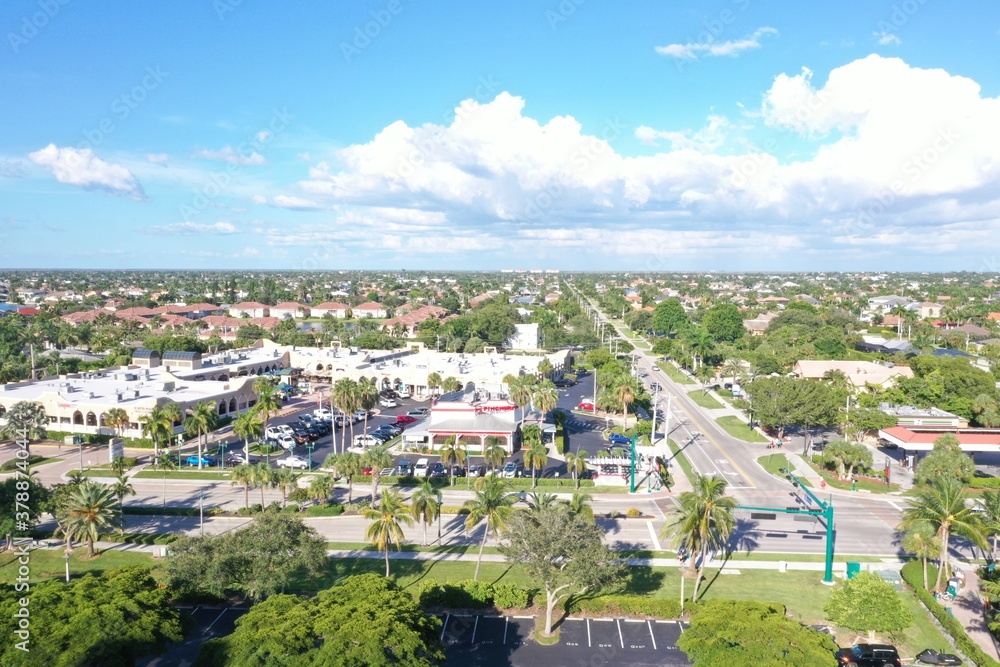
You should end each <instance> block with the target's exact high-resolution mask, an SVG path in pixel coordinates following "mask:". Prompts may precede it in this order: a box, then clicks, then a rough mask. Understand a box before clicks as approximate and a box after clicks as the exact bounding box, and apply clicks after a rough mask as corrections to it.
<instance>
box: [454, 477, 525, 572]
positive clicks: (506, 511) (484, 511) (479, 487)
mask: <svg viewBox="0 0 1000 667" xmlns="http://www.w3.org/2000/svg"><path fill="white" fill-rule="evenodd" d="M480 482H482V484H480ZM515 500H516V496H515V495H514V494H511V493H508V492H507V483H506V482H504V481H503V480H502V479H500V478H498V477H494V476H490V477H485V478H483V479H481V480H478V481H477V483H476V495H475V496H474V497H473V498H471V499H470V500H466V501H465V504H464V507H465V508H466V509H468V510H469V514H468V516H466V518H465V527H466V529H469V528H474V527H475V526H477V525H479V523H481V522H483V521H485V522H486V526H484V528H483V540H482V542H480V544H479V558H478V559H477V560H476V572H475V574H474V575H473V577H472V578H473V580H478V579H479V566H480V565H482V562H483V548H485V547H486V538H487V537H488V536H489V534H490V533H491V532H492V533H493V536H494V537H497V536H499V535H500V533H501V531H503V530H504V529H505V528H506V527H507V520H508V519H509V518H510V515H511V512H513V511H514V508H513V507H512V505H513V504H514V502H515Z"/></svg>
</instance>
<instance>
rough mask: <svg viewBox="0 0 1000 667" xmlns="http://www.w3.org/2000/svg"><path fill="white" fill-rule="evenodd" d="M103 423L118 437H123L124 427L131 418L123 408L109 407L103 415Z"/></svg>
mask: <svg viewBox="0 0 1000 667" xmlns="http://www.w3.org/2000/svg"><path fill="white" fill-rule="evenodd" d="M104 423H105V425H107V426H108V427H109V428H112V429H114V430H115V432H116V433H117V434H118V437H119V438H122V437H124V435H123V433H124V431H125V427H126V426H128V425H129V423H131V419H130V418H129V416H128V413H127V412H126V411H125V408H111V409H110V410H108V413H107V415H106V416H105V417H104Z"/></svg>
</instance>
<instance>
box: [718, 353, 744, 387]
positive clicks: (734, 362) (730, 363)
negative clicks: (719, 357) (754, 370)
mask: <svg viewBox="0 0 1000 667" xmlns="http://www.w3.org/2000/svg"><path fill="white" fill-rule="evenodd" d="M720 372H721V373H722V374H723V375H724V376H728V377H731V378H732V379H733V384H736V378H737V376H739V375H740V374H742V373H743V360H741V359H738V358H736V357H729V358H728V359H726V361H725V362H724V363H723V364H722V368H721V369H720Z"/></svg>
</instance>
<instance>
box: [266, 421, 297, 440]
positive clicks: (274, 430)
mask: <svg viewBox="0 0 1000 667" xmlns="http://www.w3.org/2000/svg"><path fill="white" fill-rule="evenodd" d="M291 432H292V429H291V428H290V427H289V426H286V425H285V424H282V425H281V426H268V427H267V430H266V431H264V435H266V436H267V437H268V438H272V439H274V440H277V439H278V438H280V437H281V436H283V435H285V434H287V433H291Z"/></svg>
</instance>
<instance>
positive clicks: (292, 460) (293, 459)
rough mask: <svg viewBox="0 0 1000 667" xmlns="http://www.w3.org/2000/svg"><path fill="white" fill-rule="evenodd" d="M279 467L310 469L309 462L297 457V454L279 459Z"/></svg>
mask: <svg viewBox="0 0 1000 667" xmlns="http://www.w3.org/2000/svg"><path fill="white" fill-rule="evenodd" d="M277 466H278V467H279V468H302V469H305V468H308V467H309V461H307V460H306V459H304V458H303V457H301V456H296V455H295V454H289V455H288V456H286V457H285V458H283V459H278V462H277Z"/></svg>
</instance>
